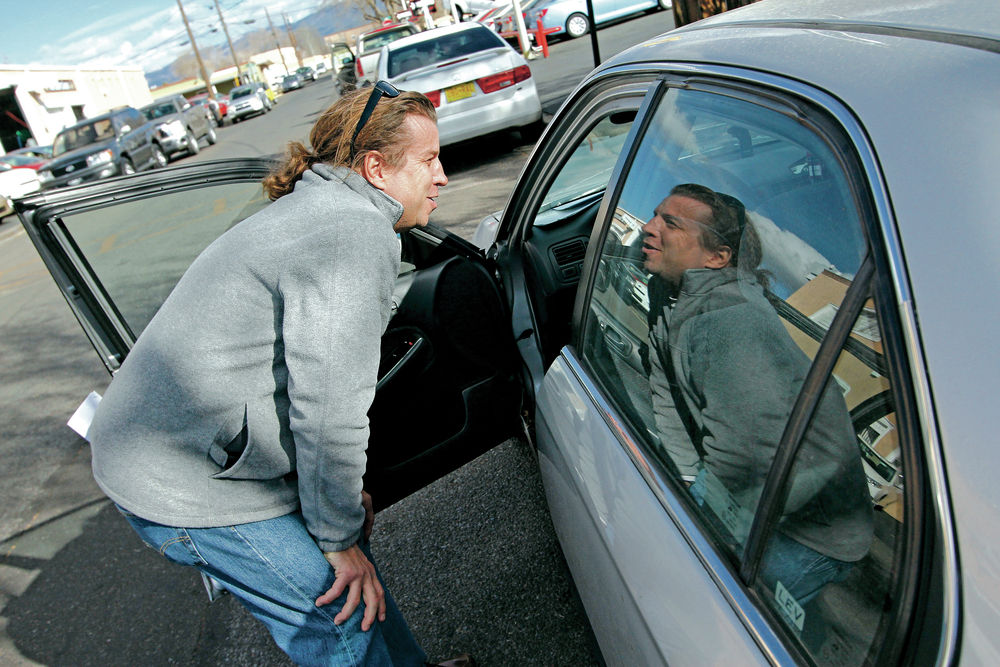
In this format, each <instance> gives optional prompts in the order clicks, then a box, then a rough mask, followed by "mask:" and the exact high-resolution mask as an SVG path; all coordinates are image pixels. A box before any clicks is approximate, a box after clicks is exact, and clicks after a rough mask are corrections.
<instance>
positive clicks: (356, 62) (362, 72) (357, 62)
mask: <svg viewBox="0 0 1000 667" xmlns="http://www.w3.org/2000/svg"><path fill="white" fill-rule="evenodd" d="M354 69H355V70H356V71H357V73H358V76H364V75H365V70H364V68H362V67H361V56H358V57H357V58H355V60H354Z"/></svg>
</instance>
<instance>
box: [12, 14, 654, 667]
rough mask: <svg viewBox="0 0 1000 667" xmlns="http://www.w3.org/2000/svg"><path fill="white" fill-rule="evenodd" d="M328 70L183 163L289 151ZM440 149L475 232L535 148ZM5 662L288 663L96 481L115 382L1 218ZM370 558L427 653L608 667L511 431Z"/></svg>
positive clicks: (617, 42) (541, 69)
mask: <svg viewBox="0 0 1000 667" xmlns="http://www.w3.org/2000/svg"><path fill="white" fill-rule="evenodd" d="M670 21H671V19H670V15H669V13H668V12H661V13H658V14H654V15H650V16H646V17H642V18H639V19H635V20H632V21H628V22H625V23H620V24H618V25H615V26H612V27H609V28H606V29H604V30H601V31H600V32H599V33H598V34H599V37H600V40H601V43H602V47H601V48H602V51H604V52H606V54H607V55H610V54H613V53H615V52H617V51H620V50H622V49H623V48H625V47H626V46H629V45H631V44H633V43H635V42H637V41H641V40H642V39H645V38H647V37H650V36H653V35H656V34H659V33H661V32H663V31H665V30H667V29H669V28H670V27H671V23H670ZM591 64H592V59H591V55H590V44H589V40H588V39H581V40H576V41H572V42H562V43H557V44H554V45H553V47H552V52H551V57H550V58H548V59H546V60H535V61H533V62H532V70H533V72H534V74H535V76H536V80H537V81H538V85H539V89H540V91H541V94H542V98H543V104H544V106H545V108H546V110H547V111H549V112H552V111H554V110H555V109H556V108H557V107H558V105H559V103H560V102H561V100H562V99H563V98H564V97H565V96H566V94H568V93H569V91H571V90H572V88H573V87H574V86H575V85H576V83H577V82H578V81H579V80H580V79H581V78H582V76H583V75H584V74H585V73H586V72H587V71H589V70H590V65H591ZM332 99H333V98H332V94H331V85H330V81H329V79H328V78H323V79H320V80H319V81H318V82H317V83H315V84H313V85H311V86H307V87H306V88H304V89H303V90H301V91H295V92H293V93H290V94H288V95H285V96H283V97H282V98H281V100H280V103H279V104H278V105H277V106H276V107H275V109H274V110H273V111H272V112H271V113H269V114H267V115H265V116H262V117H259V118H256V119H252V120H247V121H245V122H242V123H239V124H238V125H235V126H226V127H224V128H220V131H219V142H218V144H217V145H215V146H212V147H207V148H205V149H204V150H203V151H202V152H201V153H200V154H199V155H197V156H194V157H191V158H184V160H185V161H187V160H191V161H194V160H198V161H202V160H215V159H222V158H228V157H241V156H266V155H277V154H280V152H281V150H282V147H283V146H284V145H285V143H286V142H287V141H288V140H291V139H296V140H304V139H305V138H306V135H307V133H308V130H309V128H310V126H311V125H312V123H313V121H314V120H315V118H316V116H317V115H318V114H319V113H320V112H321V111H322V109H323V108H324V107H325V105H326V104H328V103H329V102H331V101H332ZM470 148H471V147H470V146H469V145H466V146H460V147H457V148H450V149H446V150H445V151H444V152H443V155H442V161H443V162H444V165H445V168H446V170H447V171H448V173H449V176H450V178H451V182H450V184H449V185H448V186H447V187H446V188H444V190H443V193H442V195H441V198H440V200H439V203H440V208H439V210H438V211H436V212H435V214H434V217H433V221H434V222H436V223H437V224H439V225H442V226H446V227H448V228H450V229H452V230H453V231H455V232H456V233H459V234H461V235H463V236H466V237H468V236H470V235H471V232H472V230H473V229H474V228H475V224H476V222H477V221H478V220H479V219H481V218H482V217H483V216H485V215H486V214H488V213H490V212H492V211H495V210H499V209H501V208H502V207H503V205H504V204H505V202H506V197H507V194H508V193H509V192H510V189H511V186H512V184H513V182H514V180H515V179H516V177H517V174H518V172H519V170H520V169H521V166H522V165H523V163H524V160H525V159H526V158H527V156H528V154H529V153H530V149H531V146H530V145H526V144H524V143H523V142H521V141H520V140H519V139H518V137H517V135H516V134H513V133H508V134H503V135H498V136H493V137H489V138H487V139H483V140H479V141H477V142H475V145H474V150H470ZM0 359H3V362H4V363H3V364H2V365H0V406H2V414H3V420H2V422H0V460H2V461H3V463H4V465H3V468H2V471H0V479H2V483H0V664H2V665H11V666H19V665H38V664H41V665H102V666H109V665H110V666H113V665H135V664H144V665H160V664H163V665H169V664H184V665H209V664H211V665H218V664H223V665H225V664H233V665H281V664H288V663H287V660H286V659H285V658H284V656H283V654H281V653H280V652H279V651H278V650H277V649H276V648H275V647H274V646H273V644H272V643H271V641H270V638H269V637H268V635H267V633H266V631H264V629H263V627H262V626H260V625H259V624H258V623H257V622H256V621H255V620H254V619H252V618H251V617H250V616H249V615H248V614H246V613H245V612H244V611H243V610H242V608H241V607H240V606H239V605H238V604H237V603H236V602H235V601H234V600H233V599H231V598H229V597H223V598H222V599H221V600H219V601H217V602H215V603H213V604H211V605H210V604H209V603H208V602H207V599H206V597H205V596H204V593H203V591H202V590H201V583H200V581H199V580H198V578H197V577H196V576H195V575H194V574H193V573H192V572H191V571H188V570H185V569H182V568H179V567H177V566H173V565H171V564H169V563H167V562H166V561H164V560H162V559H161V558H159V557H158V556H157V555H156V554H154V553H153V552H152V551H150V550H149V549H146V548H145V547H143V546H142V544H141V543H140V542H139V540H138V539H137V538H136V537H135V536H134V535H133V534H132V533H131V532H130V530H129V529H128V527H127V526H126V525H125V523H124V522H123V521H121V519H120V518H119V517H118V516H117V515H116V514H115V512H114V510H113V509H112V508H111V507H110V506H109V504H108V502H107V501H106V499H105V498H104V496H103V495H102V494H101V493H100V491H99V489H98V488H97V487H96V485H95V484H94V482H93V480H92V478H91V476H90V469H89V449H88V447H87V444H86V442H85V441H83V440H82V439H80V438H79V437H77V436H76V435H75V434H74V433H73V432H71V431H70V430H69V429H68V428H67V427H66V426H65V422H66V419H67V417H68V416H69V415H70V414H71V413H72V411H73V410H74V409H75V408H76V406H77V405H78V404H79V402H80V401H81V400H82V399H83V397H84V396H86V394H87V393H88V392H89V391H91V390H97V391H98V392H101V391H103V389H104V388H105V387H106V386H107V384H108V381H109V378H108V375H107V373H106V372H105V370H104V367H103V366H102V365H101V364H100V361H99V360H98V359H97V357H96V355H95V354H94V351H93V349H92V348H91V347H90V346H89V344H88V343H87V341H86V339H85V337H84V336H83V334H82V332H81V331H80V328H79V326H78V324H77V323H76V321H75V320H74V318H73V317H72V316H71V314H70V311H69V309H68V308H67V307H66V305H65V303H64V302H63V300H62V298H61V296H60V294H59V293H58V291H57V290H56V288H55V285H54V284H53V282H52V280H51V278H50V277H49V276H48V273H47V272H46V270H45V268H44V266H43V265H42V263H41V261H40V260H39V259H38V257H37V255H36V253H35V251H34V249H33V248H32V247H31V245H30V243H29V242H28V240H27V237H26V236H25V234H24V232H23V230H21V229H20V228H19V225H18V224H17V223H16V221H15V220H13V219H11V218H7V219H6V220H4V221H3V224H2V225H0ZM373 550H374V553H375V556H376V559H377V560H378V561H379V564H380V567H381V569H382V571H383V574H384V575H385V578H386V579H387V581H388V582H389V585H390V589H391V590H392V591H393V594H394V595H395V596H396V598H397V600H398V602H399V603H400V606H401V607H402V609H403V611H404V613H405V614H406V616H407V618H408V619H409V621H410V624H411V626H412V628H413V631H414V633H415V634H416V636H417V638H418V640H420V641H421V643H422V644H423V646H424V647H425V649H426V650H427V651H428V653H429V654H430V656H431V657H432V658H434V659H445V658H447V657H449V656H451V655H453V654H455V653H458V652H461V651H471V652H473V653H474V654H475V655H476V657H477V658H478V659H479V661H480V663H481V664H482V665H487V666H488V665H509V664H529V665H534V664H544V665H593V664H599V663H600V655H599V652H598V651H597V649H596V647H595V644H594V641H593V637H592V635H591V634H590V630H589V626H588V624H587V622H586V617H585V616H584V613H583V610H582V608H581V607H580V605H579V602H578V601H577V599H576V597H575V591H574V589H573V586H572V583H571V581H570V579H569V575H568V572H567V571H566V568H565V564H564V562H563V560H562V555H561V552H560V550H559V546H558V543H557V542H556V540H555V537H554V535H553V532H552V526H551V522H550V520H549V516H548V511H547V509H546V507H545V500H544V494H543V491H542V488H541V484H540V480H539V476H538V471H537V465H536V461H535V458H534V453H533V452H532V451H531V449H530V447H529V446H528V445H527V444H526V443H525V442H524V441H523V440H510V441H508V442H506V443H503V444H502V445H500V446H499V447H497V448H495V449H494V450H492V451H491V452H489V453H487V454H486V455H484V456H482V457H480V458H479V459H477V460H475V461H473V462H472V463H470V464H469V465H467V466H465V467H464V468H462V469H460V470H458V471H456V472H455V473H452V474H451V475H449V476H447V477H445V478H443V479H442V480H440V481H438V482H437V483H435V484H433V485H431V486H429V487H427V488H426V489H424V490H422V491H420V492H418V493H416V494H414V495H413V496H411V497H410V498H408V499H406V500H404V501H402V502H400V503H397V504H396V505H394V506H392V507H390V508H388V509H386V510H384V511H383V512H381V513H380V514H379V515H378V517H377V519H376V528H375V534H374V535H373Z"/></svg>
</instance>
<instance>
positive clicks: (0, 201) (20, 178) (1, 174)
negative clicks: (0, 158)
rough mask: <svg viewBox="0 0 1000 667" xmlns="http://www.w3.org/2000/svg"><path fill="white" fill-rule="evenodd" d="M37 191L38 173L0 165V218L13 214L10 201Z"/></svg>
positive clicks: (32, 170)
mask: <svg viewBox="0 0 1000 667" xmlns="http://www.w3.org/2000/svg"><path fill="white" fill-rule="evenodd" d="M37 191H38V172H37V171H35V170H34V169H29V168H27V167H11V166H10V165H7V164H0V218H3V217H4V216H7V215H10V214H11V213H13V212H14V206H13V202H12V201H11V200H12V199H16V198H18V197H23V196H25V195H28V194H31V193H32V192H37Z"/></svg>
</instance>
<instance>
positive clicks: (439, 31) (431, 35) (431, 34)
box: [384, 21, 502, 51]
mask: <svg viewBox="0 0 1000 667" xmlns="http://www.w3.org/2000/svg"><path fill="white" fill-rule="evenodd" d="M468 30H486V31H487V32H490V33H492V34H496V33H493V31H492V30H490V29H489V28H487V27H486V26H484V25H483V24H481V23H476V22H474V21H473V22H466V23H453V24H451V25H447V26H444V27H443V28H434V29H433V30H425V31H423V32H418V33H417V34H415V35H410V36H409V37H401V38H399V39H397V40H396V41H394V42H392V43H391V44H386V45H385V47H384V48H387V49H389V50H390V51H392V50H395V49H398V48H401V47H404V46H407V45H410V44H419V43H420V42H430V41H433V40H435V39H437V38H439V37H441V36H443V35H451V34H455V33H459V32H466V31H468ZM498 39H499V38H498ZM497 46H502V43H501V42H499V41H498V42H497Z"/></svg>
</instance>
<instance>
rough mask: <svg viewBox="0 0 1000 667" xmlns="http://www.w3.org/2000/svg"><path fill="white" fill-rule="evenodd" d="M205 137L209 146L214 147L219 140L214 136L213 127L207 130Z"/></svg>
mask: <svg viewBox="0 0 1000 667" xmlns="http://www.w3.org/2000/svg"><path fill="white" fill-rule="evenodd" d="M205 137H206V138H207V139H208V145H209V146H214V145H215V142H216V141H218V140H219V138H218V137H217V136H215V128H214V127H210V128H208V134H206V135H205Z"/></svg>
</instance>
